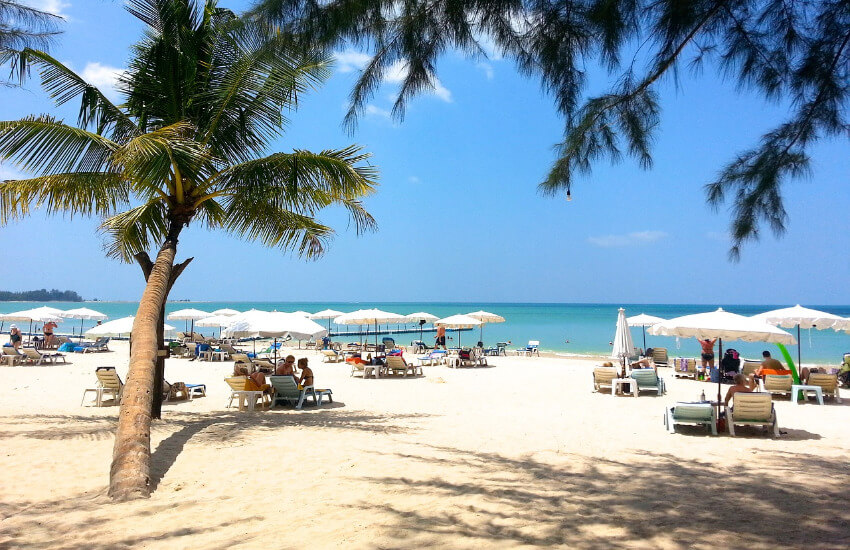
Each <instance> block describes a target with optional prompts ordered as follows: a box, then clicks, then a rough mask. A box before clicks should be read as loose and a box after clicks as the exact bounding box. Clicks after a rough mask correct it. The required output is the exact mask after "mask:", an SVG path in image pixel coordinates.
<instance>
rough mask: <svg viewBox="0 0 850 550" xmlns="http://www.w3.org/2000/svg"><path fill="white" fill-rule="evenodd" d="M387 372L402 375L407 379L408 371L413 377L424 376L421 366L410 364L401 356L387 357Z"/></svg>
mask: <svg viewBox="0 0 850 550" xmlns="http://www.w3.org/2000/svg"><path fill="white" fill-rule="evenodd" d="M386 370H387V371H388V372H392V373H393V374H399V373H401V375H402V376H403V377H407V373H408V371H409V372H410V374H411V375H412V376H416V375H417V374H419V375H422V374H423V372H422V366H421V365H413V364H410V363H408V362H407V361H405V360H404V357H402V356H401V355H389V356H387V366H386Z"/></svg>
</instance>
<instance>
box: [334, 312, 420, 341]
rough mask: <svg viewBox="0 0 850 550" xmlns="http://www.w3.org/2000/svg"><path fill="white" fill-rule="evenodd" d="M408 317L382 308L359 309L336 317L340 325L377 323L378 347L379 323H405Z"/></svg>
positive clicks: (376, 338) (335, 320) (376, 336)
mask: <svg viewBox="0 0 850 550" xmlns="http://www.w3.org/2000/svg"><path fill="white" fill-rule="evenodd" d="M405 319H406V317H405V316H404V315H399V314H398V313H391V312H389V311H381V310H380V309H358V310H357V311H352V312H351V313H345V314H343V315H340V316H339V317H337V318H336V319H334V323H336V324H338V325H375V347H376V348H377V347H378V323H403V322H404V321H405Z"/></svg>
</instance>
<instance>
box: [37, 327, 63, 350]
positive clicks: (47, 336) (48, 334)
mask: <svg viewBox="0 0 850 550" xmlns="http://www.w3.org/2000/svg"><path fill="white" fill-rule="evenodd" d="M57 326H59V325H57V324H56V323H54V322H53V321H48V322H46V323H44V326H43V327H41V331H42V332H43V333H44V347H45V348H49V347H52V346H53V341H54V340H55V337H54V336H53V329H55V328H56V327H57Z"/></svg>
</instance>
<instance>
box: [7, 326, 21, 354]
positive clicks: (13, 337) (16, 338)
mask: <svg viewBox="0 0 850 550" xmlns="http://www.w3.org/2000/svg"><path fill="white" fill-rule="evenodd" d="M22 340H23V338H22V337H21V329H19V328H18V327H17V325H12V326H11V327H9V343H10V344H12V347H13V348H15V349H16V350H19V349H21V341H22Z"/></svg>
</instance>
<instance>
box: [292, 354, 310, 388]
mask: <svg viewBox="0 0 850 550" xmlns="http://www.w3.org/2000/svg"><path fill="white" fill-rule="evenodd" d="M298 368H299V369H300V370H301V377H300V378H299V379H298V380H296V382H297V383H298V387H299V388H306V387H307V386H312V385H313V369H311V368H310V367H308V366H307V358H306V357H302V358H301V359H299V360H298Z"/></svg>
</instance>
